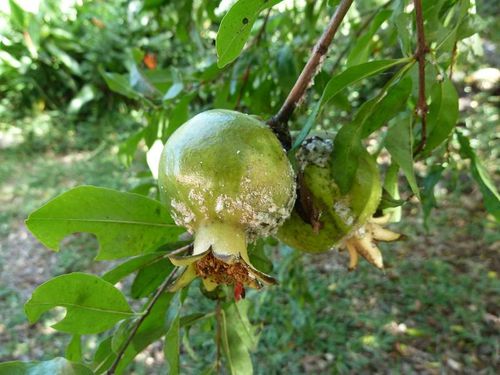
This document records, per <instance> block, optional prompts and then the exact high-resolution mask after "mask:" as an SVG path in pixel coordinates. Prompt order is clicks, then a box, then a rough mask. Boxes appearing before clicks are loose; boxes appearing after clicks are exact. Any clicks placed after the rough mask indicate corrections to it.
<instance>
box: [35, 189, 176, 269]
mask: <svg viewBox="0 0 500 375" xmlns="http://www.w3.org/2000/svg"><path fill="white" fill-rule="evenodd" d="M26 225H27V226H28V228H29V230H30V231H31V232H32V233H33V234H34V235H35V237H37V239H38V240H39V241H40V242H42V243H43V244H44V245H45V246H47V247H48V248H49V249H52V250H54V251H58V250H59V243H60V241H61V240H62V239H63V238H64V237H66V236H67V235H69V234H71V233H75V232H89V233H94V234H95V235H96V236H97V239H98V240H99V243H100V250H99V253H98V254H97V257H96V259H99V260H102V259H116V258H122V257H127V256H133V255H138V254H141V253H146V252H150V251H153V250H155V249H156V248H158V246H160V245H161V244H164V243H167V242H172V241H176V240H177V237H178V235H179V234H180V233H182V232H183V229H181V228H179V227H177V226H176V225H175V224H174V223H173V221H172V219H171V217H170V215H169V213H168V211H167V209H166V208H165V207H164V206H163V205H162V204H160V202H158V201H155V200H152V199H149V198H146V197H144V196H142V195H138V194H131V193H122V192H119V191H115V190H111V189H105V188H99V187H95V186H80V187H77V188H74V189H72V190H70V191H68V192H66V193H64V194H62V195H60V196H58V197H56V198H54V199H52V200H51V201H49V202H48V203H47V204H45V205H44V206H42V207H41V208H39V209H38V210H36V211H34V212H33V213H31V215H30V216H29V217H28V219H27V220H26Z"/></svg>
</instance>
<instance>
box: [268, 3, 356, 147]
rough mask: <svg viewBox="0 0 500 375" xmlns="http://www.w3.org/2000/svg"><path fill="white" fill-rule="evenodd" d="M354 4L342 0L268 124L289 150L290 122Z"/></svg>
mask: <svg viewBox="0 0 500 375" xmlns="http://www.w3.org/2000/svg"><path fill="white" fill-rule="evenodd" d="M352 2H353V0H342V1H341V2H340V5H339V6H338V7H337V10H336V11H335V13H334V14H333V16H332V18H331V19H330V22H329V23H328V26H327V27H326V29H325V31H324V32H323V35H321V37H320V38H319V40H318V42H317V43H316V45H315V46H314V49H313V52H312V54H311V56H310V57H309V60H308V61H307V64H306V65H305V66H304V69H302V72H301V73H300V76H299V78H298V79H297V81H296V82H295V85H294V86H293V87H292V90H291V91H290V93H289V94H288V97H287V98H286V99H285V102H284V103H283V105H282V106H281V108H280V110H279V111H278V113H277V114H276V115H275V116H273V117H272V118H271V119H270V120H269V121H268V122H267V123H268V125H269V126H270V127H271V129H273V131H274V132H275V133H276V135H277V136H278V138H279V139H280V141H281V143H282V144H283V146H284V147H285V148H286V149H287V150H288V149H290V146H291V138H290V133H289V131H288V120H289V119H290V117H291V116H292V114H293V111H294V110H295V108H296V107H297V105H298V103H299V102H300V100H301V99H302V97H303V96H304V94H305V92H306V90H307V88H308V87H309V86H310V85H311V82H312V80H313V79H314V76H315V75H316V73H317V72H318V71H319V69H320V67H321V63H322V62H323V60H324V56H325V55H326V53H327V52H328V47H329V46H330V43H331V42H332V39H333V37H334V36H335V34H336V33H337V30H338V29H339V26H340V24H341V23H342V20H343V19H344V17H345V15H346V14H347V11H348V10H349V8H350V7H351V4H352Z"/></svg>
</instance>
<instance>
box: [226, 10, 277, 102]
mask: <svg viewBox="0 0 500 375" xmlns="http://www.w3.org/2000/svg"><path fill="white" fill-rule="evenodd" d="M271 9H272V8H269V10H268V11H267V13H266V16H265V17H264V22H263V23H262V26H261V27H260V30H259V32H258V33H257V35H256V36H255V39H254V40H253V41H252V43H251V44H250V46H249V47H248V48H250V47H254V46H258V45H259V43H260V41H261V39H262V36H263V35H264V31H265V30H266V25H267V21H268V20H269V15H270V14H271ZM251 68H252V62H250V63H249V64H248V65H247V67H246V69H245V72H244V73H243V77H242V78H241V87H240V91H239V92H238V98H237V99H236V104H235V105H234V108H235V109H238V108H239V107H240V103H241V98H242V97H243V94H244V92H245V88H246V85H247V83H248V79H249V78H250V69H251Z"/></svg>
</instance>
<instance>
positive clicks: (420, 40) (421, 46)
mask: <svg viewBox="0 0 500 375" xmlns="http://www.w3.org/2000/svg"><path fill="white" fill-rule="evenodd" d="M413 4H414V6H415V22H416V25H417V49H416V51H415V59H416V60H417V62H418V99H417V100H418V101H417V107H416V108H415V113H416V115H417V116H418V117H420V120H421V123H422V128H421V133H422V135H421V139H420V143H419V145H418V147H417V148H416V150H415V152H414V155H417V154H419V153H420V152H421V151H422V150H423V149H424V147H425V144H426V142H427V110H428V107H427V102H426V100H425V55H426V54H427V52H429V47H428V46H427V43H426V42H425V32H424V16H423V12H422V0H413Z"/></svg>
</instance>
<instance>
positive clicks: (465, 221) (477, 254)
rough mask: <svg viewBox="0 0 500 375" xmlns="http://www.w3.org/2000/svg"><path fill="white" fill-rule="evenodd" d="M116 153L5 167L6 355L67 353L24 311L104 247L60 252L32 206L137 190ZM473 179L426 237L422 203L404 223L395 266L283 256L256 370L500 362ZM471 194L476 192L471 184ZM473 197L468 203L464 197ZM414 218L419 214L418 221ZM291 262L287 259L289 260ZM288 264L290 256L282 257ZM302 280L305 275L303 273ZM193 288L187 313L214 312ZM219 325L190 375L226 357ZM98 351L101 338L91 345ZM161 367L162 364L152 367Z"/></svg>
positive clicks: (150, 357) (488, 240) (2, 354)
mask: <svg viewBox="0 0 500 375" xmlns="http://www.w3.org/2000/svg"><path fill="white" fill-rule="evenodd" d="M115 160H116V157H115V156H114V155H111V154H107V153H101V154H99V155H97V156H96V155H93V154H90V153H75V154H70V155H68V156H64V157H61V156H55V155H43V156H32V157H29V156H26V155H22V154H18V153H15V152H3V155H2V161H3V163H2V164H1V165H0V192H1V194H0V207H1V208H2V210H1V216H0V218H1V220H0V234H1V237H0V270H1V273H0V322H1V323H0V360H2V361H5V360H12V359H24V360H26V359H46V358H50V357H52V356H54V355H62V354H63V353H64V346H65V344H66V343H67V342H68V340H69V337H68V336H66V335H62V334H59V333H55V332H54V331H53V330H52V329H51V328H50V327H49V325H50V323H51V321H50V319H49V320H44V321H42V322H40V323H38V324H36V325H34V326H31V327H30V326H29V324H28V323H27V321H26V318H25V316H24V313H23V311H22V304H23V303H24V302H25V301H26V299H27V298H28V297H29V295H30V293H31V292H32V290H33V289H34V288H35V287H36V286H37V285H38V284H40V283H42V282H44V281H45V280H47V279H49V278H50V277H51V276H54V275H57V274H61V273H65V272H72V271H77V270H85V271H90V272H96V273H100V272H101V271H102V270H103V269H104V268H105V267H106V263H92V262H91V259H92V257H93V256H94V254H95V248H96V243H95V240H94V239H93V238H91V237H90V236H86V235H77V236H73V237H71V238H69V239H68V240H66V242H65V244H64V246H63V247H62V248H63V250H62V252H61V253H59V254H55V253H52V252H50V251H48V250H46V249H44V248H43V246H41V245H40V244H38V243H37V241H36V240H35V239H34V238H33V237H32V236H31V235H30V234H29V233H28V232H27V230H26V228H25V226H24V224H23V219H24V218H25V217H26V215H27V214H28V213H29V211H30V210H32V209H34V208H36V207H38V206H39V205H40V204H42V203H43V202H44V201H46V200H47V199H49V198H51V197H53V196H54V195H56V194H57V193H59V192H61V191H64V190H66V189H67V188H70V187H73V186H76V185H79V184H95V185H101V186H107V187H112V188H119V189H126V188H129V187H130V186H132V185H133V184H134V180H133V179H132V178H131V177H130V176H131V175H132V174H131V172H126V171H125V170H124V168H123V167H121V166H120V165H119V164H118V162H117V161H115ZM470 186H471V184H470V182H469V181H465V182H464V183H463V185H459V186H457V189H458V191H457V192H456V194H450V195H449V198H447V200H444V201H443V202H442V203H441V205H442V207H441V208H440V209H439V210H436V211H435V212H434V215H433V218H432V226H431V227H432V228H433V229H432V230H431V232H430V233H429V234H425V232H424V231H423V228H422V223H420V222H419V221H416V219H414V218H415V217H417V215H416V213H417V208H416V206H415V207H414V206H411V205H410V206H408V207H407V208H406V210H407V215H408V216H406V217H407V218H408V220H409V222H407V223H406V224H405V225H399V228H398V229H400V230H401V231H403V232H405V233H407V234H408V235H409V240H408V241H406V242H404V243H400V244H393V245H388V246H383V245H382V246H383V249H384V257H385V259H386V263H387V266H388V267H387V270H386V272H385V274H384V273H381V272H378V271H376V270H375V269H373V268H372V267H370V266H368V265H367V264H365V263H363V264H362V265H361V267H360V269H359V271H358V272H355V273H349V272H347V271H346V268H345V264H346V263H347V256H346V254H340V255H339V254H337V253H328V254H323V255H321V256H319V257H318V256H315V257H312V256H308V255H306V256H303V257H300V256H297V255H296V254H295V253H293V252H290V251H288V250H287V249H282V250H281V251H276V252H275V254H274V256H276V264H277V265H278V266H277V269H276V271H275V272H274V274H275V275H279V279H280V286H279V287H276V288H273V289H270V290H267V291H265V292H263V293H259V294H256V293H251V292H250V293H249V296H248V298H249V299H251V300H252V301H253V303H254V307H253V310H252V317H253V318H254V321H255V322H256V323H260V324H262V328H263V329H262V333H261V340H260V345H259V348H258V350H257V352H256V353H255V361H254V363H255V366H256V372H257V373H260V374H272V373H284V372H285V373H290V374H300V373H311V374H316V373H324V372H325V371H326V372H332V371H333V372H341V373H352V372H356V373H373V372H379V373H389V372H396V373H401V372H403V373H412V372H413V373H429V374H439V373H443V372H444V373H474V374H493V373H496V370H495V369H497V368H498V367H499V366H500V348H499V340H498V338H499V333H500V317H499V316H498V312H499V311H500V308H499V307H500V306H499V305H498V292H499V291H500V284H499V281H498V273H499V272H500V269H499V261H500V258H499V247H498V243H499V242H498V239H499V238H498V233H497V232H498V227H495V225H494V224H493V223H492V222H491V221H489V219H488V218H487V217H486V214H485V212H484V209H483V208H482V206H481V201H480V195H479V194H478V192H477V191H476V190H475V189H474V188H473V189H472V190H470ZM465 187H467V188H468V189H469V190H468V191H467V194H465V195H464V192H463V191H461V190H460V189H462V188H465ZM464 196H465V198H459V197H464ZM412 218H413V219H412ZM278 256H279V257H278ZM278 258H279V259H278ZM292 276H293V277H292ZM198 297H199V292H198V290H197V288H195V287H194V288H192V290H191V292H190V298H189V299H188V306H187V308H190V307H191V308H192V309H194V311H203V309H208V311H210V309H213V304H212V302H211V301H206V300H204V301H203V302H200V301H198V299H197V298H198ZM211 324H212V323H211V322H207V323H206V324H204V325H201V326H199V327H194V328H193V329H192V330H191V333H190V336H189V337H190V344H191V346H192V349H193V351H192V352H191V351H190V350H189V348H188V347H186V346H185V347H184V348H183V357H182V361H183V368H184V371H185V373H193V374H196V373H199V372H200V371H201V369H202V368H205V367H206V366H209V365H210V364H211V363H212V361H213V358H214V355H215V348H214V346H213V343H212V342H213V341H212V339H213V338H212V335H213V333H212V332H213V331H212V326H211ZM88 344H89V345H92V340H89V342H88ZM162 362H163V356H162V352H161V343H157V344H155V345H153V346H152V347H150V349H149V350H148V351H147V352H146V353H144V354H141V356H140V357H139V359H138V363H139V364H138V365H137V368H136V370H135V372H134V373H137V374H141V373H145V374H154V373H158V371H159V370H158V367H155V365H161V363H162ZM151 366H152V367H151Z"/></svg>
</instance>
